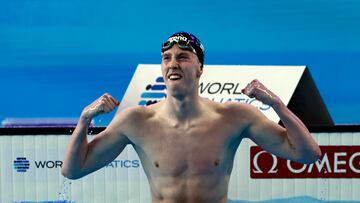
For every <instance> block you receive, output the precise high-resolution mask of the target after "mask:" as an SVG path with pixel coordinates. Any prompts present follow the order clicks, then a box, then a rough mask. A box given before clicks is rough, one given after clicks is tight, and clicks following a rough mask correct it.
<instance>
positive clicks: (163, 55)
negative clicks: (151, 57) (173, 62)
mask: <svg viewBox="0 0 360 203" xmlns="http://www.w3.org/2000/svg"><path fill="white" fill-rule="evenodd" d="M165 56H171V54H170V53H163V54H162V57H165Z"/></svg>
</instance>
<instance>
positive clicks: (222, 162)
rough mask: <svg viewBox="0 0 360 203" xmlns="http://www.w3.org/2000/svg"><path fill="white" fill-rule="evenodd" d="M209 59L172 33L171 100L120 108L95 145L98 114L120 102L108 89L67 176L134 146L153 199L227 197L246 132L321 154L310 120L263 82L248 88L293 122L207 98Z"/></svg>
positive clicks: (91, 111)
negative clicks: (92, 132)
mask: <svg viewBox="0 0 360 203" xmlns="http://www.w3.org/2000/svg"><path fill="white" fill-rule="evenodd" d="M203 62H204V50H203V47H202V45H201V43H200V41H199V40H198V39H197V38H196V37H195V36H193V35H191V34H189V33H184V32H180V33H175V34H174V35H172V36H170V38H169V39H168V40H167V41H166V42H165V43H164V44H163V47H162V62H161V70H162V74H163V77H164V80H165V84H166V88H167V97H166V99H165V100H163V101H161V102H158V103H156V104H153V105H150V106H148V107H140V106H137V107H132V108H128V109H125V110H123V111H119V112H117V114H116V115H115V116H114V118H113V120H112V121H111V123H110V124H109V126H108V127H107V128H106V129H105V130H104V131H103V132H101V133H99V134H98V135H97V136H96V137H95V138H94V139H93V140H92V141H91V142H90V143H88V141H87V138H86V136H87V131H88V127H89V124H90V121H91V119H92V118H94V117H95V116H97V115H99V114H102V113H108V112H110V111H112V110H113V109H115V108H116V107H117V105H118V104H119V102H118V101H116V100H115V99H114V98H113V97H112V96H110V95H109V94H104V95H103V96H101V97H100V98H99V99H97V100H96V101H94V102H93V103H92V104H90V105H89V106H87V107H86V108H85V109H84V110H83V112H82V114H81V116H80V120H79V123H78V125H77V127H76V129H75V131H74V133H73V135H72V137H71V139H70V142H69V144H68V147H67V150H66V154H65V159H64V163H63V166H62V169H61V172H62V174H63V175H64V176H65V177H68V178H70V179H77V178H81V177H83V176H85V175H87V174H89V173H92V172H94V171H96V170H98V169H100V168H102V167H103V166H106V165H107V164H108V163H110V162H111V161H112V160H114V159H115V158H116V157H117V156H118V155H119V154H120V153H121V152H122V151H123V149H124V148H125V146H126V145H128V144H130V145H132V146H133V147H134V149H135V150H136V152H137V153H138V155H139V157H140V160H141V163H142V166H143V168H144V171H145V173H146V175H147V178H148V181H149V184H150V190H151V196H152V202H153V203H155V202H164V203H176V202H182V203H183V202H189V203H191V202H192V203H202V202H204V203H211V202H214V203H223V202H227V199H228V197H227V193H228V184H229V179H230V174H231V171H232V167H233V161H234V156H235V152H236V150H237V148H238V146H239V144H240V142H241V140H242V139H243V138H249V139H251V140H253V141H254V142H255V143H257V144H258V145H259V146H260V147H262V148H263V149H265V150H267V151H269V152H271V153H273V154H275V155H277V156H280V157H284V158H286V159H291V160H294V161H297V162H300V163H311V162H315V161H316V160H317V159H318V158H319V156H320V154H321V152H320V148H319V146H318V145H317V144H316V142H315V141H314V140H313V138H312V136H311V134H310V133H309V131H308V130H307V128H306V127H305V125H304V124H303V123H302V122H301V121H300V120H299V118H297V117H296V116H295V115H294V114H293V113H292V112H291V111H290V110H289V109H288V108H287V107H286V106H285V105H284V103H283V102H282V101H281V100H280V99H279V97H277V96H276V95H275V94H274V93H272V92H271V91H270V90H268V89H267V88H266V87H265V86H264V85H263V84H261V83H260V82H259V81H257V80H254V81H252V82H251V83H250V84H248V85H247V86H246V88H244V89H243V93H244V94H246V95H248V96H249V97H255V98H256V99H258V100H260V101H262V102H263V103H265V104H268V105H270V106H271V107H272V108H273V109H274V110H275V112H276V113H277V114H278V115H279V117H280V119H281V121H282V123H283V124H284V126H285V128H283V127H281V126H280V125H278V124H277V123H275V122H272V121H270V120H269V119H267V118H266V117H265V116H264V115H263V114H262V113H261V112H260V111H259V110H258V109H257V108H255V107H253V106H251V105H248V104H244V103H231V102H229V103H224V104H221V103H216V102H213V101H210V100H207V99H204V98H201V97H200V96H199V94H198V86H199V78H200V76H201V74H202V72H203Z"/></svg>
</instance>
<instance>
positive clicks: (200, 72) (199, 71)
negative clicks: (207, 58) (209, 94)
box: [196, 64, 204, 78]
mask: <svg viewBox="0 0 360 203" xmlns="http://www.w3.org/2000/svg"><path fill="white" fill-rule="evenodd" d="M203 68H204V66H203V64H201V66H200V69H199V70H198V72H197V73H196V76H197V77H198V78H199V77H200V76H201V75H202V73H203Z"/></svg>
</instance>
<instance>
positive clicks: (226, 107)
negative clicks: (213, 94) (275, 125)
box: [217, 102, 263, 124]
mask: <svg viewBox="0 0 360 203" xmlns="http://www.w3.org/2000/svg"><path fill="white" fill-rule="evenodd" d="M217 109H218V111H219V112H220V113H221V114H223V115H225V116H226V117H228V118H229V119H232V120H234V121H235V122H237V123H242V124H250V123H252V122H253V121H255V120H257V119H258V118H259V117H261V116H263V114H262V113H261V112H260V110H258V109H257V108H256V107H254V106H252V105H250V104H245V103H240V102H226V103H222V104H218V108H217Z"/></svg>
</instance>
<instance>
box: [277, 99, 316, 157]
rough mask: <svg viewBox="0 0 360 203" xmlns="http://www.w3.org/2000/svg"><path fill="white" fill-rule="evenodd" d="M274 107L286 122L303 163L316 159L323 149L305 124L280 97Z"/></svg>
mask: <svg viewBox="0 0 360 203" xmlns="http://www.w3.org/2000/svg"><path fill="white" fill-rule="evenodd" d="M272 107H273V109H274V110H275V112H276V113H277V114H278V116H279V117H280V120H281V121H282V123H283V124H284V126H285V128H286V130H287V136H288V139H289V141H290V143H291V145H292V147H293V148H294V149H295V151H296V153H297V154H298V155H300V156H299V160H298V161H300V162H302V163H308V162H314V161H316V160H317V159H318V158H319V156H320V155H321V151H320V148H319V146H318V145H317V143H316V142H315V140H314V139H313V138H312V136H311V134H310V132H309V130H308V129H307V127H306V126H305V124H304V123H303V122H302V121H301V120H300V119H299V118H298V117H297V116H296V115H295V114H294V113H293V112H291V111H290V110H289V109H288V108H287V107H286V106H285V104H284V103H283V102H282V101H281V100H280V99H278V100H277V101H276V102H275V103H274V104H273V105H272Z"/></svg>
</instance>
